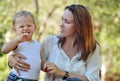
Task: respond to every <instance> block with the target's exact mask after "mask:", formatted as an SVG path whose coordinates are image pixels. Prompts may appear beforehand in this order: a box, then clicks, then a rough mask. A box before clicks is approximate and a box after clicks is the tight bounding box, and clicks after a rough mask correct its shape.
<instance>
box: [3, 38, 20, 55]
mask: <svg viewBox="0 0 120 81" xmlns="http://www.w3.org/2000/svg"><path fill="white" fill-rule="evenodd" d="M18 43H19V38H15V39H14V40H12V41H10V42H7V43H5V44H4V45H3V47H2V52H3V53H4V54H7V53H9V52H10V51H12V50H14V49H15V48H17V45H18Z"/></svg>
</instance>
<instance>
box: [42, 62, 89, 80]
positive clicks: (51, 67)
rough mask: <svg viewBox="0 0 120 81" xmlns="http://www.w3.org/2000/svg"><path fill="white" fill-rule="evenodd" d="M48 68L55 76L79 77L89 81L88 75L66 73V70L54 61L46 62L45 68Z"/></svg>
mask: <svg viewBox="0 0 120 81" xmlns="http://www.w3.org/2000/svg"><path fill="white" fill-rule="evenodd" d="M46 68H47V71H48V72H49V73H51V74H54V75H55V76H60V77H62V78H65V77H66V78H78V79H80V80H82V81H88V79H87V77H86V76H80V75H75V74H72V73H67V74H66V71H62V70H61V69H59V68H58V67H57V66H56V65H55V64H54V63H52V62H45V63H44V68H43V69H44V70H46ZM66 75H67V76H66Z"/></svg>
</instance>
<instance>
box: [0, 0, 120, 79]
mask: <svg viewBox="0 0 120 81" xmlns="http://www.w3.org/2000/svg"><path fill="white" fill-rule="evenodd" d="M70 4H82V5H84V6H86V7H87V8H88V10H89V12H90V14H91V16H92V21H93V27H94V35H95V38H96V40H97V41H98V42H99V43H100V46H101V49H100V57H101V62H102V67H101V81H120V69H119V68H120V51H119V50H120V0H0V49H1V47H2V45H3V44H4V43H5V42H7V41H9V40H11V39H12V38H13V37H14V34H13V31H12V17H13V15H14V14H15V13H16V12H17V11H19V10H28V11H30V12H32V13H33V15H34V16H35V18H36V22H37V26H38V28H37V31H36V33H35V34H34V38H35V39H37V40H38V41H42V40H43V39H44V38H45V37H46V36H48V35H51V34H58V33H59V23H60V20H61V16H62V14H63V11H64V8H65V6H67V5H70ZM91 69H92V68H91ZM9 72H10V69H9V67H8V66H7V55H3V54H2V53H1V50H0V81H5V80H6V78H7V76H8V73H9ZM41 76H42V73H41ZM40 79H42V78H41V77H40ZM41 81H42V80H41Z"/></svg>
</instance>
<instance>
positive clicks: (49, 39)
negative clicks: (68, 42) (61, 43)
mask: <svg viewBox="0 0 120 81" xmlns="http://www.w3.org/2000/svg"><path fill="white" fill-rule="evenodd" d="M58 39H59V38H58V37H57V36H56V35H49V36H47V37H46V38H45V39H44V40H43V41H42V43H46V44H49V43H52V44H53V43H56V42H58Z"/></svg>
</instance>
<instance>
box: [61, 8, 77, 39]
mask: <svg viewBox="0 0 120 81" xmlns="http://www.w3.org/2000/svg"><path fill="white" fill-rule="evenodd" d="M60 28H61V30H60V36H61V37H73V36H74V34H75V25H74V17H73V14H72V12H71V11H70V10H68V9H66V10H65V11H64V13H63V16H62V21H61V23H60Z"/></svg>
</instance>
